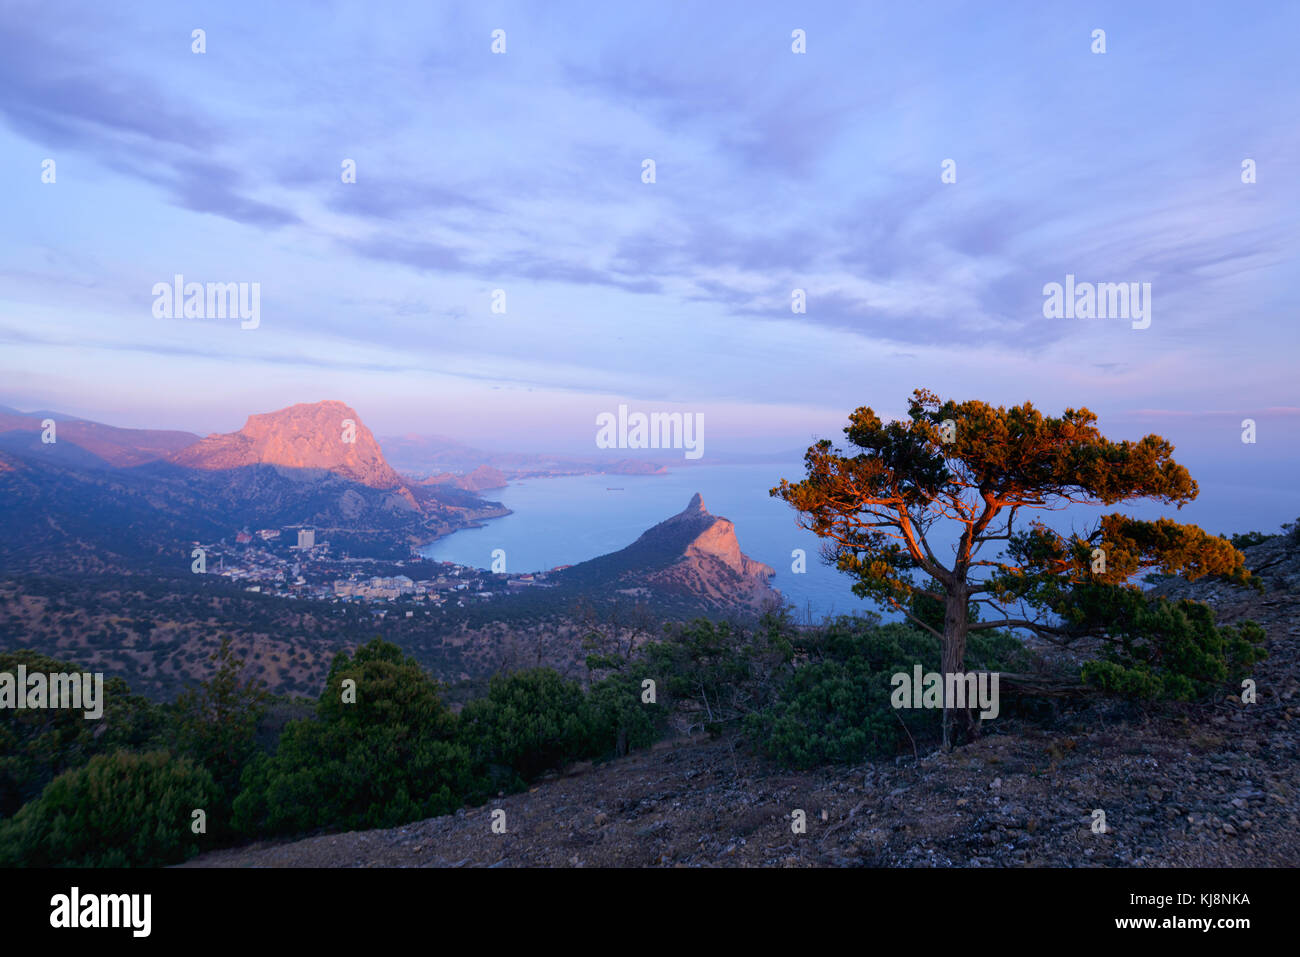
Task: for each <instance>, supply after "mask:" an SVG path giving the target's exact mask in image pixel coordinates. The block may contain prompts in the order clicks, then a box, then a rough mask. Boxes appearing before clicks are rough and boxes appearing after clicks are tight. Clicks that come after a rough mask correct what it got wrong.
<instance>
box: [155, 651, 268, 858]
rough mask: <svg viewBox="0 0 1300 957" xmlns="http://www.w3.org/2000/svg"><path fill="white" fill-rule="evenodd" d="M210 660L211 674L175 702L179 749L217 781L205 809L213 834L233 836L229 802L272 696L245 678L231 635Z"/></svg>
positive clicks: (252, 752) (252, 751)
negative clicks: (214, 798)
mask: <svg viewBox="0 0 1300 957" xmlns="http://www.w3.org/2000/svg"><path fill="white" fill-rule="evenodd" d="M209 661H211V662H212V664H213V672H212V675H211V676H210V677H209V678H208V680H206V681H204V682H203V683H202V684H200V685H199V686H198V687H197V688H195V689H193V690H190V691H187V692H185V693H184V694H182V695H181V697H180V698H179V699H178V700H177V702H176V705H175V708H174V710H175V715H176V718H175V734H176V742H177V750H178V753H180V754H183V755H185V756H186V757H189V758H191V759H192V760H193V761H194V762H195V763H196V764H198V765H200V766H201V767H203V768H206V769H207V771H208V773H210V774H211V775H212V779H213V781H214V782H215V783H216V786H217V793H218V800H217V802H216V804H215V805H214V806H213V807H212V808H210V809H209V813H208V817H209V828H210V831H211V833H212V834H213V835H214V836H215V837H219V838H224V837H229V836H232V835H233V832H234V828H233V826H232V824H231V814H232V806H233V804H234V801H235V798H236V796H238V794H239V791H240V780H241V777H242V775H243V771H244V767H245V766H246V765H247V764H248V763H249V762H250V761H251V760H252V759H253V756H254V755H255V754H256V753H257V750H258V748H257V728H258V722H259V721H260V719H261V718H262V716H263V715H264V714H265V712H266V708H267V704H268V702H269V698H270V696H269V695H268V694H267V693H266V692H265V691H264V690H262V688H260V687H259V686H258V685H256V684H254V683H253V682H251V681H246V680H244V678H243V671H244V662H243V660H242V659H240V658H238V657H236V655H235V653H234V651H233V649H232V648H231V645H230V639H229V638H223V639H222V642H221V647H220V648H219V649H218V650H217V651H216V652H214V653H213V654H212V655H211V656H210V658H209Z"/></svg>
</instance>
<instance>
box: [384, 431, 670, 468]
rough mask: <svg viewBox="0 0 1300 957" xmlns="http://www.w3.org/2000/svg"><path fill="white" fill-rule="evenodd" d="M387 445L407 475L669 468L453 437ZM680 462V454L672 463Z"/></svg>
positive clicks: (399, 439)
mask: <svg viewBox="0 0 1300 957" xmlns="http://www.w3.org/2000/svg"><path fill="white" fill-rule="evenodd" d="M383 445H384V448H385V449H387V450H388V456H389V460H390V461H391V462H392V463H393V464H394V466H395V467H396V468H399V469H401V470H402V471H403V472H405V473H407V474H408V475H433V477H434V478H439V477H440V476H441V475H443V474H449V473H455V474H458V475H460V474H464V473H467V472H471V471H473V470H476V469H479V468H482V467H483V466H489V467H491V468H493V469H496V470H498V471H500V472H502V473H503V474H504V475H505V477H506V478H507V479H523V478H546V477H551V476H556V475H601V474H606V475H663V474H664V473H666V472H667V471H668V469H667V468H665V467H664V466H663V465H661V464H659V463H658V462H651V461H648V460H646V459H618V460H616V461H606V460H601V459H583V458H576V457H574V456H568V455H544V454H540V453H531V452H488V451H485V450H483V449H476V448H472V447H470V446H468V445H464V444H462V443H460V442H457V441H455V440H454V439H447V438H442V437H440V436H434V435H410V434H408V435H399V436H385V437H384V439H383ZM680 462H681V456H680V453H677V456H676V458H675V459H674V460H673V464H675V465H676V464H679V463H680Z"/></svg>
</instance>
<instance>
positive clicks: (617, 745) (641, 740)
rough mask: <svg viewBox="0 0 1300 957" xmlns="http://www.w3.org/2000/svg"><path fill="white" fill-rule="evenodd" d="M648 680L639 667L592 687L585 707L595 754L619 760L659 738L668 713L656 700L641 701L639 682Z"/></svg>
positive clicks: (614, 675) (611, 676) (641, 692)
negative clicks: (649, 701) (588, 713)
mask: <svg viewBox="0 0 1300 957" xmlns="http://www.w3.org/2000/svg"><path fill="white" fill-rule="evenodd" d="M647 677H650V676H649V674H648V672H647V671H646V669H645V668H644V667H643V666H640V665H638V666H636V667H633V668H632V669H631V670H630V671H628V672H627V673H619V674H613V675H610V676H609V677H607V678H604V679H602V680H601V681H598V682H596V683H595V684H593V685H592V686H591V689H590V690H589V691H588V692H587V707H588V709H589V711H590V716H591V743H592V751H593V754H594V755H596V756H599V757H616V758H619V757H622V756H623V755H625V754H627V753H628V752H629V751H632V750H635V749H637V748H647V747H649V746H650V745H651V744H653V743H654V742H655V741H656V740H657V739H658V737H659V735H660V733H661V732H662V730H663V726H664V723H665V721H666V717H667V711H666V709H665V708H664V707H663V705H661V704H659V703H658V702H657V701H656V702H655V703H653V704H651V703H647V702H643V701H642V700H641V696H642V694H643V688H642V685H641V683H642V681H643V680H644V679H645V678H647ZM656 684H657V683H656ZM656 697H657V694H656Z"/></svg>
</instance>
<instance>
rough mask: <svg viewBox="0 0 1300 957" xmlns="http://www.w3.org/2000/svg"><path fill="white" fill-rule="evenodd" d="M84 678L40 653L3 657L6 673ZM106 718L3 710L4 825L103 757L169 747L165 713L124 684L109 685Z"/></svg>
mask: <svg viewBox="0 0 1300 957" xmlns="http://www.w3.org/2000/svg"><path fill="white" fill-rule="evenodd" d="M19 665H25V666H26V668H27V671H28V673H29V674H31V673H36V672H41V673H44V674H51V673H81V672H84V671H85V670H86V669H84V668H82V667H81V666H80V665H75V664H72V663H71V662H67V661H59V660H57V659H54V658H50V657H48V656H46V655H43V654H40V653H38V652H35V651H27V650H21V651H9V652H0V672H10V673H14V674H16V673H17V669H18V666H19ZM103 705H104V714H103V717H101V718H99V719H96V720H87V719H86V717H85V712H84V711H73V710H71V709H67V708H42V709H22V710H18V709H10V708H4V709H0V819H2V818H6V817H9V816H11V815H13V814H14V813H16V812H17V810H18V809H19V808H20V807H22V806H23V805H24V804H26V803H27V802H28V801H31V800H32V799H34V798H35V797H36V796H37V795H39V794H40V793H41V791H42V790H44V789H45V787H46V785H48V784H49V783H50V782H51V781H53V780H54V779H55V778H56V777H58V776H59V775H60V774H62V773H63V772H64V771H69V770H72V769H73V768H79V767H82V766H84V765H85V764H86V762H87V761H89V760H90V759H91V758H93V757H95V756H96V755H99V754H111V753H113V752H114V751H118V750H128V751H144V750H152V749H154V748H157V747H161V746H162V745H163V740H162V734H163V720H164V718H163V713H162V709H160V708H159V707H158V706H157V705H154V704H152V703H150V702H149V701H148V700H147V699H146V698H143V697H141V696H139V695H134V694H132V693H131V689H130V687H129V686H128V685H127V683H126V682H125V681H123V680H122V679H121V678H108V679H107V680H105V682H104V702H103Z"/></svg>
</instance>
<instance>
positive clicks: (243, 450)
mask: <svg viewBox="0 0 1300 957" xmlns="http://www.w3.org/2000/svg"><path fill="white" fill-rule="evenodd" d="M170 461H171V462H173V463H174V464H176V465H180V466H182V467H184V468H192V469H204V470H206V471H216V470H222V469H236V468H243V467H245V466H250V465H274V466H279V467H281V468H287V469H292V470H294V471H293V473H290V474H294V475H296V476H297V477H298V478H300V479H304V480H307V479H311V478H314V477H317V476H316V475H315V474H314V473H317V472H322V471H323V472H330V473H332V474H334V475H336V476H339V477H340V478H345V479H349V480H350V481H353V482H356V483H358V484H360V485H365V486H368V487H370V488H378V489H402V488H404V487H405V483H404V482H403V481H402V478H401V476H399V475H398V474H397V472H395V471H394V470H393V467H392V466H391V465H389V464H388V462H387V461H386V460H385V459H384V453H383V452H382V451H380V448H379V443H378V442H376V441H375V437H374V435H372V434H371V432H370V430H369V429H368V428H366V427H365V425H364V424H363V423H362V422H361V417H360V416H359V415H357V413H356V410H354V409H353V408H352V407H351V406H348V405H345V404H344V403H342V402H337V401H333V400H327V401H324V402H315V403H300V404H298V405H291V406H289V407H288V408H287V409H281V410H279V411H278V412H267V413H264V414H260V415H250V416H249V417H248V421H247V422H246V423H244V427H243V428H242V429H240V430H239V431H238V432H229V433H226V434H219V435H209V436H208V437H207V438H205V439H203V440H201V441H199V442H196V443H195V444H193V445H191V446H189V447H188V448H185V449H182V450H180V451H179V452H177V453H175V454H174V455H172V456H171V457H170Z"/></svg>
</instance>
